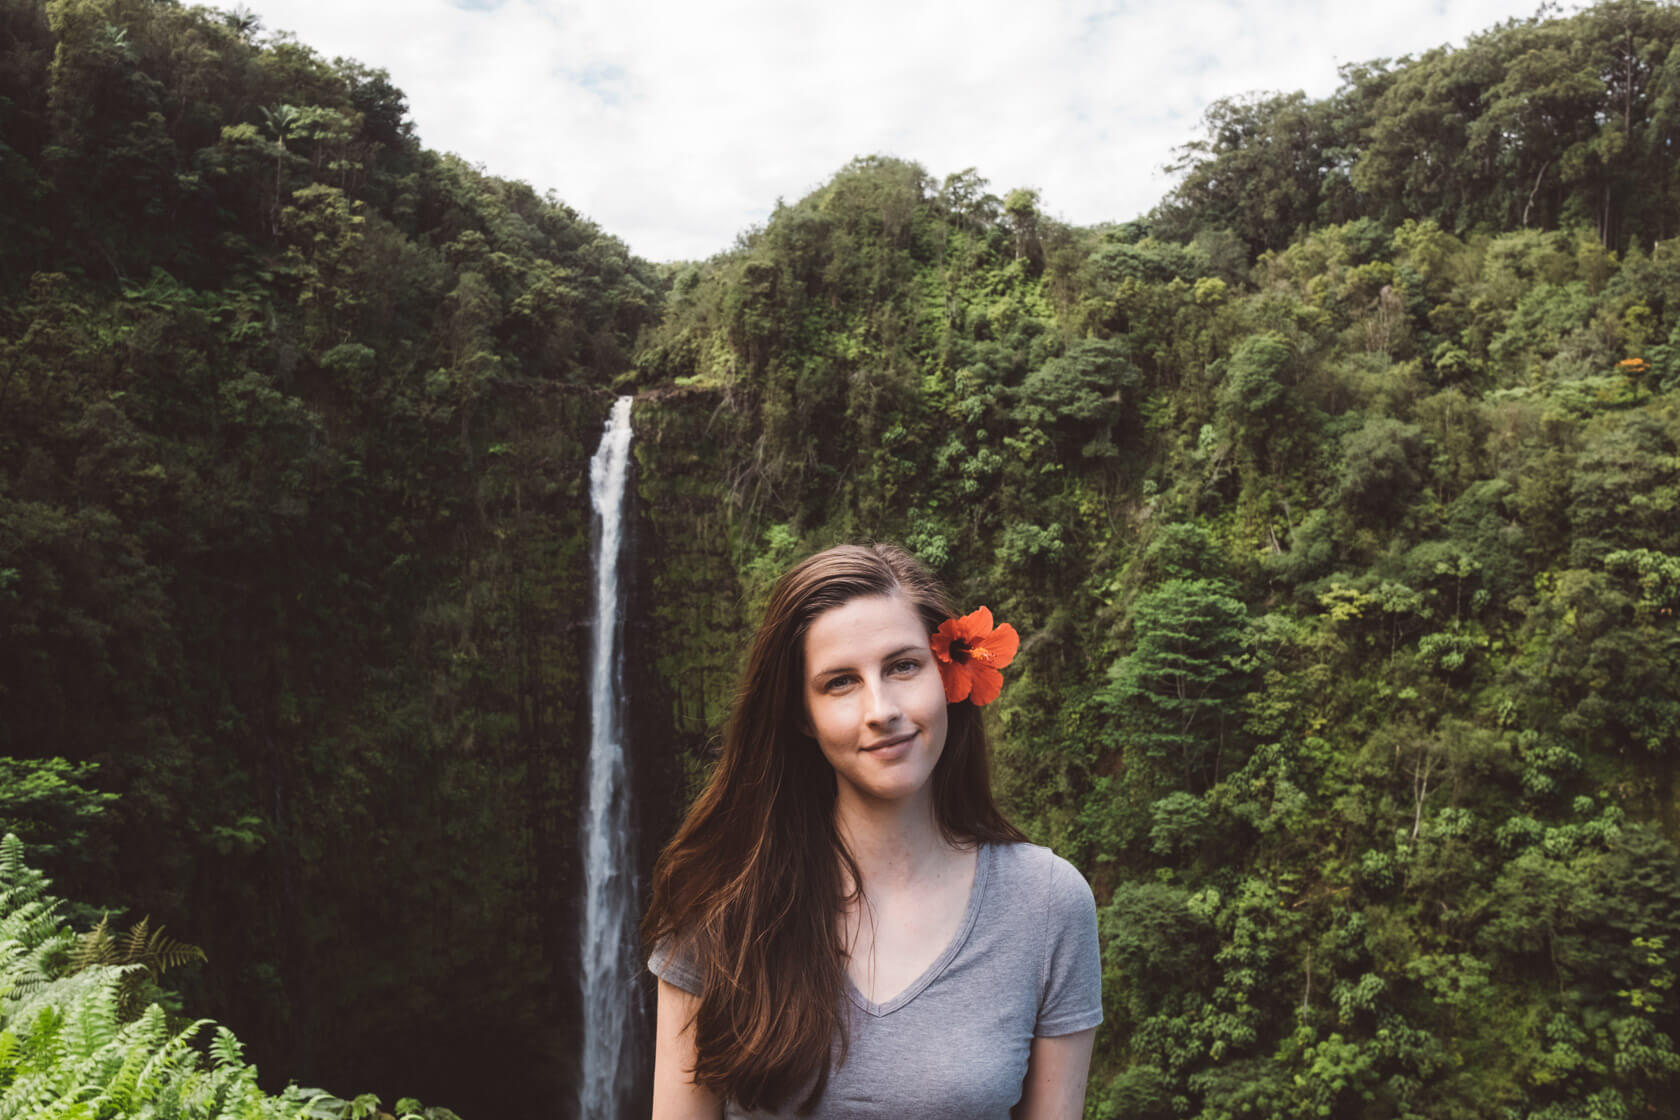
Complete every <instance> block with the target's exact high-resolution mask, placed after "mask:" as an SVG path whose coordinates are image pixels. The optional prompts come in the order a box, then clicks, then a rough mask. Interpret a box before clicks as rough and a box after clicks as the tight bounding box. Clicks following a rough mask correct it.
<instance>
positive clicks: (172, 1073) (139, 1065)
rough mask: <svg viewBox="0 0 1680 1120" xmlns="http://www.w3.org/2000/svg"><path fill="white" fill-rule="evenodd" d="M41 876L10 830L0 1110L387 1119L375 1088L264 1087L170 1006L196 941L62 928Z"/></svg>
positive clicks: (218, 1032) (225, 1035)
mask: <svg viewBox="0 0 1680 1120" xmlns="http://www.w3.org/2000/svg"><path fill="white" fill-rule="evenodd" d="M49 886H50V884H49V882H48V881H47V880H46V878H45V877H44V876H43V875H42V874H41V873H40V872H39V871H37V870H35V869H34V868H31V867H30V866H28V864H26V863H25V862H24V854H23V843H22V842H21V841H20V840H19V839H18V838H17V836H16V835H15V834H11V833H8V834H7V835H6V838H5V840H4V842H3V843H0V992H4V995H3V996H0V1081H3V1082H4V1089H3V1090H0V1116H5V1117H30V1118H36V1117H67V1118H68V1117H95V1116H97V1117H108V1118H112V1120H116V1118H123V1117H151V1116H170V1117H180V1118H181V1120H364V1118H368V1120H375V1118H377V1120H390V1118H391V1117H392V1113H388V1112H384V1111H382V1110H381V1109H380V1105H379V1099H378V1098H377V1097H375V1096H374V1095H373V1094H371V1093H366V1094H363V1095H362V1096H359V1097H357V1098H355V1099H354V1100H343V1099H340V1098H338V1097H335V1096H333V1095H332V1094H331V1093H327V1092H325V1091H323V1090H320V1089H302V1088H299V1087H298V1086H297V1085H295V1084H293V1085H288V1086H286V1088H285V1089H284V1090H283V1091H282V1092H281V1093H280V1094H279V1095H278V1096H274V1097H271V1096H269V1095H267V1094H265V1093H263V1092H262V1090H261V1089H259V1088H258V1087H257V1071H256V1068H255V1067H254V1066H252V1065H250V1064H249V1063H248V1062H246V1061H245V1058H244V1047H243V1045H242V1044H241V1043H240V1041H239V1039H238V1038H237V1037H236V1036H235V1035H234V1033H233V1032H232V1031H230V1030H228V1029H227V1028H226V1027H216V1026H215V1024H214V1023H212V1022H211V1021H210V1020H208V1019H199V1020H196V1021H192V1022H188V1021H185V1020H183V1019H181V1018H180V1015H179V1011H178V1008H176V1009H172V1008H171V1007H170V1006H168V1005H170V1004H173V1003H174V1002H175V1000H174V999H173V993H171V992H168V991H165V990H164V989H162V988H160V987H158V985H157V983H156V976H157V975H158V974H161V972H162V971H163V970H164V968H166V967H167V962H169V961H171V960H176V961H179V960H180V959H184V958H185V957H187V956H190V955H191V952H192V951H196V950H192V949H191V947H189V946H182V945H180V944H179V943H177V942H174V941H173V940H172V939H169V938H163V937H161V936H159V934H160V933H161V931H154V933H153V934H152V935H151V936H150V937H147V936H146V935H145V934H144V932H143V931H141V932H140V934H139V936H138V937H136V936H134V931H131V932H130V934H129V935H126V936H124V937H123V938H121V939H120V950H118V951H112V950H113V948H114V945H116V944H117V943H115V942H113V939H112V938H110V937H109V936H108V935H106V934H105V932H104V929H103V927H99V928H98V929H96V930H93V931H88V932H86V933H81V934H77V933H75V932H73V931H71V930H69V929H67V928H65V927H64V925H63V924H62V923H63V919H62V917H61V915H60V913H59V911H60V909H61V908H62V906H63V902H62V900H60V899H57V898H54V897H53V896H52V895H51V894H49V893H47V888H48V887H49ZM211 1027H215V1030H214V1033H213V1034H212V1033H210V1031H209V1028H211ZM206 1035H208V1036H209V1037H208V1041H207V1042H206V1043H205V1044H204V1045H203V1047H202V1051H201V1048H200V1046H199V1043H200V1040H201V1039H204V1038H205V1036H206ZM393 1107H394V1108H395V1109H396V1116H397V1117H398V1118H400V1120H458V1118H457V1117H456V1115H455V1113H453V1112H451V1111H450V1110H449V1109H446V1108H425V1107H423V1106H422V1105H421V1104H420V1102H419V1101H417V1100H414V1099H413V1098H412V1097H405V1098H403V1099H402V1100H399V1101H397V1102H396V1103H395V1104H394V1106H393Z"/></svg>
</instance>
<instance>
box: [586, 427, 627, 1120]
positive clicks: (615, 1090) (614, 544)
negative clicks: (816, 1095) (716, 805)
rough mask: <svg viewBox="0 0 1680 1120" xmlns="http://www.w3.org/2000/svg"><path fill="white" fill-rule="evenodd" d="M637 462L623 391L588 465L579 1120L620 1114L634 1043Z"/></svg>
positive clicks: (605, 1119) (612, 1118) (601, 1119)
mask: <svg viewBox="0 0 1680 1120" xmlns="http://www.w3.org/2000/svg"><path fill="white" fill-rule="evenodd" d="M629 464H630V398H629V397H619V398H618V400H617V401H615V402H614V403H613V407H612V415H611V416H610V417H608V419H607V430H606V434H605V435H603V436H602V437H601V446H600V448H599V450H597V451H596V452H595V458H594V459H593V460H591V461H590V464H589V494H590V499H591V501H592V502H593V503H594V506H595V514H596V516H597V517H598V518H599V526H600V531H599V533H597V534H596V553H595V625H594V646H593V649H592V651H591V653H590V660H589V712H590V736H589V808H588V815H587V816H586V817H585V818H584V836H583V851H584V857H583V858H584V898H583V940H582V954H581V955H582V970H583V1079H582V1085H581V1087H580V1088H579V1090H578V1116H579V1117H580V1120H618V1116H619V1111H620V1109H621V1108H622V1107H623V1103H624V1098H625V1094H626V1090H627V1088H628V1085H627V1082H628V1080H629V1078H628V1077H627V1076H626V1071H627V1070H628V1069H629V1068H630V1066H631V1051H632V1049H633V1043H634V1040H633V1039H632V1038H631V1037H630V1034H631V1031H632V1029H633V1023H632V1015H633V1013H634V1008H635V1005H636V999H637V996H636V989H635V965H634V963H633V962H634V961H635V959H636V958H635V949H634V946H635V940H634V933H633V931H632V926H631V915H632V912H633V911H634V908H635V902H636V863H635V853H634V852H633V851H632V850H631V842H630V813H629V798H630V790H629V783H628V781H627V777H628V774H627V770H626V768H625V756H624V741H623V738H624V737H623V720H622V718H621V716H622V713H623V710H624V697H623V688H622V685H623V678H624V648H623V645H624V643H623V634H624V618H623V612H622V610H621V609H620V603H619V588H618V562H619V556H620V553H621V552H622V551H623V548H622V545H623V540H624V505H625V501H624V491H625V480H626V477H627V475H628V474H629Z"/></svg>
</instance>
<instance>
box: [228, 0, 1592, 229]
mask: <svg viewBox="0 0 1680 1120" xmlns="http://www.w3.org/2000/svg"><path fill="white" fill-rule="evenodd" d="M242 6H243V7H244V8H245V9H246V10H248V11H250V12H252V13H254V14H255V15H256V16H257V17H258V18H259V19H260V20H261V22H262V26H263V28H264V30H265V32H267V33H273V32H282V31H284V32H291V33H293V34H295V35H296V36H297V37H298V38H299V39H300V40H302V41H303V42H304V43H306V44H308V45H309V46H311V47H313V48H314V49H315V50H317V51H318V52H320V53H321V54H322V55H323V56H325V57H327V58H334V57H340V56H342V57H348V58H354V59H357V60H359V61H361V62H363V63H366V64H367V65H370V66H375V67H380V68H383V69H385V70H387V71H389V72H390V74H391V78H392V80H393V81H394V82H395V83H396V84H397V86H398V87H400V88H401V89H402V90H403V92H404V93H405V94H406V95H407V97H408V105H409V111H410V115H411V116H412V118H413V120H414V123H415V127H416V129H417V130H418V133H419V136H420V140H421V142H422V143H424V144H425V145H426V146H427V147H430V148H434V149H438V150H441V151H450V152H455V153H457V154H459V155H460V156H462V157H464V158H465V159H467V160H469V161H471V162H472V163H475V164H479V165H482V166H483V168H484V169H485V170H486V171H487V172H489V173H490V174H492V175H496V176H499V177H502V178H506V179H522V180H524V181H526V182H528V183H530V184H531V185H532V186H533V187H534V188H536V189H537V191H539V192H548V191H553V192H554V193H555V195H557V196H558V197H559V198H560V199H561V200H562V201H564V202H565V203H567V204H568V205H570V206H572V207H573V208H574V209H576V210H578V211H579V212H580V213H582V214H584V215H586V216H588V217H589V218H591V219H592V220H594V221H595V222H596V223H597V224H599V225H600V226H601V227H602V228H603V229H605V230H606V231H607V232H608V233H611V234H613V235H615V236H617V237H619V238H621V239H622V240H623V241H625V242H626V243H627V244H628V245H629V246H630V249H631V251H632V252H634V253H636V254H638V255H639V256H642V257H646V258H648V259H650V260H656V261H665V260H696V259H702V258H705V257H709V256H711V255H713V254H714V253H718V252H722V251H723V250H726V249H728V248H729V247H730V246H731V245H732V244H734V241H735V238H736V235H737V234H739V233H740V232H742V231H743V230H746V229H747V228H749V227H750V226H752V225H755V224H759V223H762V222H763V221H764V220H765V219H766V218H767V217H768V216H769V214H770V212H771V210H772V209H773V208H774V206H775V204H776V201H777V200H778V199H784V200H786V201H788V202H793V201H796V200H797V199H799V198H802V197H803V196H804V195H806V194H808V193H809V192H810V191H812V190H814V189H815V188H817V187H818V186H820V185H821V184H822V183H823V182H825V181H826V180H827V179H828V178H829V177H830V176H832V175H833V174H834V172H835V171H837V170H839V169H840V168H841V167H842V166H844V165H845V164H846V162H847V161H849V160H850V159H852V158H853V157H855V156H860V155H873V154H880V155H892V156H899V157H902V158H905V159H911V160H915V161H916V162H918V163H920V164H921V165H922V166H923V167H924V168H925V169H926V170H927V171H928V172H929V173H930V174H932V175H933V176H934V177H935V178H936V179H942V178H944V176H945V175H947V174H949V173H951V172H954V171H961V170H964V169H965V168H969V167H973V168H975V169H977V170H978V171H979V173H980V174H981V175H982V176H983V177H985V178H986V179H988V180H989V181H990V182H991V189H992V190H993V192H994V193H996V194H998V195H1000V196H1001V195H1003V194H1005V193H1007V192H1008V191H1009V190H1011V189H1013V188H1015V187H1030V188H1035V189H1037V190H1038V191H1039V192H1040V200H1041V206H1042V208H1043V210H1044V211H1045V212H1046V213H1049V214H1052V215H1055V216H1057V217H1059V218H1061V219H1063V220H1064V221H1068V222H1072V223H1075V224H1079V225H1088V224H1093V223H1096V222H1103V221H1125V220H1127V219H1130V218H1134V217H1136V216H1138V215H1139V214H1141V213H1143V212H1145V211H1147V210H1148V209H1150V208H1151V207H1152V206H1153V205H1154V204H1155V203H1156V202H1157V201H1158V200H1159V199H1160V198H1161V197H1162V195H1164V194H1165V193H1166V192H1167V190H1168V189H1170V187H1171V186H1172V183H1173V178H1172V176H1170V175H1169V174H1168V173H1167V172H1166V171H1165V170H1164V166H1165V165H1166V164H1167V163H1168V162H1169V161H1170V160H1171V158H1172V154H1173V150H1174V148H1176V147H1177V146H1179V145H1181V144H1183V143H1185V142H1186V141H1188V140H1191V139H1193V138H1194V137H1195V136H1196V135H1197V134H1198V123H1199V122H1200V120H1201V116H1202V112H1203V110H1205V109H1206V108H1207V106H1208V105H1209V104H1211V103H1212V102H1214V101H1216V100H1218V99H1220V98H1223V97H1232V96H1239V95H1242V94H1246V93H1255V92H1271V91H1292V90H1305V91H1306V92H1307V93H1308V94H1309V95H1311V96H1314V97H1323V96H1326V95H1328V94H1329V93H1331V92H1332V91H1334V90H1335V88H1336V86H1337V84H1338V79H1337V67H1338V66H1340V65H1342V64H1344V63H1349V62H1366V61H1369V60H1371V59H1376V58H1398V57H1401V56H1403V55H1408V54H1418V53H1421V52H1422V51H1425V50H1428V49H1430V48H1432V47H1436V46H1441V45H1452V46H1459V45H1462V44H1463V42H1464V40H1465V39H1466V38H1467V37H1468V36H1470V35H1472V34H1474V33H1476V32H1478V31H1482V30H1485V29H1487V28H1489V27H1492V26H1494V25H1496V24H1499V23H1503V22H1504V21H1506V20H1508V19H1526V18H1528V17H1529V16H1531V15H1533V14H1534V13H1535V10H1536V7H1537V3H1536V0H1450V2H1449V0H1383V2H1381V3H1371V2H1360V0H1352V2H1350V0H1265V2H1261V0H1173V2H1171V3H1168V2H1166V0H1152V2H1149V3H1140V2H1135V0H1134V2H1127V0H1035V2H1030V3H1029V2H1023V0H1012V2H1004V0H827V2H824V3H814V2H811V0H592V2H583V3H578V2H573V0H246V2H245V4H244V5H242ZM1564 10H1565V11H1566V12H1567V11H1573V10H1575V6H1573V5H1571V6H1566V7H1565V9H1564Z"/></svg>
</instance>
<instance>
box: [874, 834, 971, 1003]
mask: <svg viewBox="0 0 1680 1120" xmlns="http://www.w3.org/2000/svg"><path fill="white" fill-rule="evenodd" d="M991 868H992V845H991V844H989V843H986V842H982V843H981V845H980V851H979V852H978V853H977V854H976V856H975V859H974V881H973V882H972V883H971V884H969V888H968V910H967V911H966V912H965V913H964V914H963V920H962V924H961V925H959V926H958V927H957V932H956V933H954V934H952V936H951V941H950V943H949V944H948V945H946V946H945V951H944V952H943V953H940V954H939V956H938V957H937V958H935V959H934V962H933V963H932V964H930V965H928V966H927V968H926V970H925V971H923V973H922V974H921V975H920V976H918V977H916V979H914V980H912V981H911V982H910V985H909V987H907V988H905V989H904V990H903V991H902V992H899V993H898V994H897V995H896V996H894V997H893V998H891V999H889V1000H888V1001H887V1002H886V1003H876V1002H875V1001H874V1000H872V999H870V998H868V997H867V996H865V995H864V994H863V993H862V992H860V991H859V990H858V986H857V984H856V982H854V981H853V980H852V977H851V973H849V972H848V973H847V974H846V994H847V995H848V996H850V997H851V1000H852V1002H853V1003H855V1004H857V1005H858V1007H859V1008H861V1009H862V1010H863V1011H865V1012H867V1013H869V1014H870V1015H873V1016H875V1017H876V1018H877V1019H878V1018H880V1017H881V1016H883V1015H891V1014H892V1013H893V1012H894V1011H897V1010H898V1009H899V1008H901V1007H903V1006H904V1005H905V1004H907V1003H909V1002H910V1001H911V1000H913V999H915V998H916V997H917V996H919V995H921V994H922V992H923V991H925V990H926V989H927V986H928V985H929V984H931V983H933V982H934V981H935V980H937V979H939V976H940V974H941V973H942V972H944V971H945V969H946V968H947V967H948V966H949V965H950V963H951V961H952V960H953V959H954V958H955V957H956V955H957V953H958V952H959V951H960V950H961V949H962V947H963V943H964V942H966V941H967V940H968V935H969V933H970V932H971V931H972V930H973V929H974V920H975V919H976V918H977V917H979V916H980V898H981V896H982V895H984V894H985V893H986V880H987V878H988V877H989V875H990V873H991Z"/></svg>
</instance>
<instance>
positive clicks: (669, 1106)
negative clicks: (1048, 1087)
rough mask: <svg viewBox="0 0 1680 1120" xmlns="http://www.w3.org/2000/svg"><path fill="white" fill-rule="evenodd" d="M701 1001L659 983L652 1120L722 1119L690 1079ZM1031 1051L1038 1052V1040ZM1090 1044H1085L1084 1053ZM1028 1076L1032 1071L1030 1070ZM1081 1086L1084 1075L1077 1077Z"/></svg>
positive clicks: (719, 1107) (710, 1097) (713, 1100)
mask: <svg viewBox="0 0 1680 1120" xmlns="http://www.w3.org/2000/svg"><path fill="white" fill-rule="evenodd" d="M699 1002H700V1000H699V998H698V997H697V996H691V995H689V994H688V993H687V992H685V991H683V990H682V989H681V988H679V987H677V986H676V985H675V984H670V983H667V982H666V981H664V980H661V981H660V982H659V1011H658V1026H657V1028H656V1029H655V1037H654V1047H653V1120H722V1118H723V1102H722V1101H721V1100H719V1099H718V1096H717V1094H716V1093H713V1092H712V1091H711V1090H710V1089H703V1088H701V1087H700V1086H698V1085H696V1084H695V1083H694V1081H693V1079H692V1075H693V1071H694V1009H695V1007H696V1006H697V1005H698V1004H699ZM1040 1041H1045V1040H1043V1039H1040V1040H1038V1041H1035V1042H1034V1043H1033V1052H1034V1053H1035V1054H1036V1053H1037V1052H1038V1042H1040ZM1090 1052H1091V1047H1090V1045H1089V1043H1087V1045H1086V1047H1085V1053H1086V1056H1087V1057H1089V1056H1090ZM1028 1076H1029V1077H1030V1076H1031V1074H1030V1072H1029V1074H1028ZM1080 1085H1081V1088H1083V1086H1084V1079H1083V1075H1081V1080H1080Z"/></svg>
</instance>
